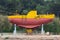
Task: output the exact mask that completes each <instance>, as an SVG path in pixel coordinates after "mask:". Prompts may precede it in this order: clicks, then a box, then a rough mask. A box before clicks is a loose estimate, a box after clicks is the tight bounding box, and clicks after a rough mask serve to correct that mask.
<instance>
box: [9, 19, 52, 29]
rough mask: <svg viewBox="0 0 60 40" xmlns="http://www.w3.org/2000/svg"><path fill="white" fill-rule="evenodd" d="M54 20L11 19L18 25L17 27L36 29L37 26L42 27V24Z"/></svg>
mask: <svg viewBox="0 0 60 40" xmlns="http://www.w3.org/2000/svg"><path fill="white" fill-rule="evenodd" d="M52 20H53V19H50V18H49V19H46V18H40V19H33V18H29V19H21V18H20V19H16V18H14V19H9V21H10V22H11V23H13V24H16V25H17V26H22V27H25V28H34V27H37V26H40V25H41V24H46V23H49V22H51V21H52Z"/></svg>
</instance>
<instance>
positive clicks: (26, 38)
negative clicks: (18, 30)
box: [0, 34, 60, 40]
mask: <svg viewBox="0 0 60 40" xmlns="http://www.w3.org/2000/svg"><path fill="white" fill-rule="evenodd" d="M0 40H60V35H39V34H38V35H22V34H16V35H13V34H4V35H0Z"/></svg>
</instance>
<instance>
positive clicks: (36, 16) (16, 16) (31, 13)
mask: <svg viewBox="0 0 60 40" xmlns="http://www.w3.org/2000/svg"><path fill="white" fill-rule="evenodd" d="M54 17H55V15H54V14H41V15H37V11H36V10H32V11H30V12H28V14H27V15H12V16H8V18H54Z"/></svg>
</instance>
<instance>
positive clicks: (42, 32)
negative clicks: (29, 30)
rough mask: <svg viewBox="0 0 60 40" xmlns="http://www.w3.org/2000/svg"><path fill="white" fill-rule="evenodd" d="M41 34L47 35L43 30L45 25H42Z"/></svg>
mask: <svg viewBox="0 0 60 40" xmlns="http://www.w3.org/2000/svg"><path fill="white" fill-rule="evenodd" d="M41 34H45V31H44V28H43V24H42V27H41Z"/></svg>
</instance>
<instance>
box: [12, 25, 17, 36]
mask: <svg viewBox="0 0 60 40" xmlns="http://www.w3.org/2000/svg"><path fill="white" fill-rule="evenodd" d="M13 35H16V24H14V31H13Z"/></svg>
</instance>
